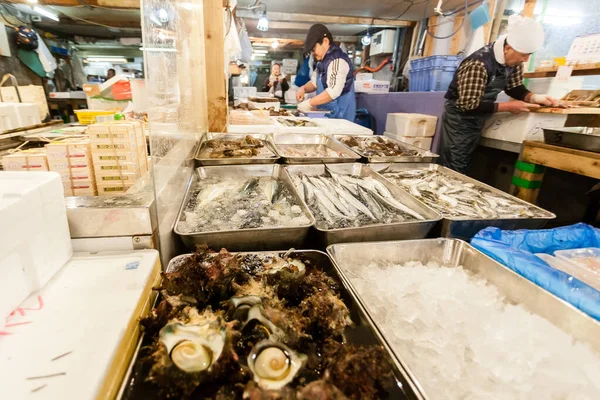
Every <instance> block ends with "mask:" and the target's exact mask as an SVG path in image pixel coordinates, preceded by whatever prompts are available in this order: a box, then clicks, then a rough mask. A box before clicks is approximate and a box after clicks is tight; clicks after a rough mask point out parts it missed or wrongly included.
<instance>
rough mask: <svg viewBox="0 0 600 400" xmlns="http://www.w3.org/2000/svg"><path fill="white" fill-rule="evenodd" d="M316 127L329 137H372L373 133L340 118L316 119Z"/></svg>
mask: <svg viewBox="0 0 600 400" xmlns="http://www.w3.org/2000/svg"><path fill="white" fill-rule="evenodd" d="M314 121H315V122H316V123H317V125H319V126H320V127H323V128H324V129H325V133H326V134H329V135H372V134H373V131H372V130H371V129H369V128H365V127H364V126H362V125H359V124H357V123H354V122H352V121H348V120H347V119H340V118H316V119H315V120H314Z"/></svg>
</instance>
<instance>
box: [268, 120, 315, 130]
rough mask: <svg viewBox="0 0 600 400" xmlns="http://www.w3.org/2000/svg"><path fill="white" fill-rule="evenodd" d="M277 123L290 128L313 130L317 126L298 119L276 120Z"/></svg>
mask: <svg viewBox="0 0 600 400" xmlns="http://www.w3.org/2000/svg"><path fill="white" fill-rule="evenodd" d="M277 121H278V122H279V123H280V124H282V125H283V126H290V127H293V128H315V127H316V126H317V124H315V123H314V122H312V121H309V120H307V119H300V118H295V119H292V118H277Z"/></svg>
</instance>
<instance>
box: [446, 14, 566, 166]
mask: <svg viewBox="0 0 600 400" xmlns="http://www.w3.org/2000/svg"><path fill="white" fill-rule="evenodd" d="M543 44H544V30H543V29H542V26H541V25H540V24H539V23H538V22H536V21H534V20H533V19H531V18H521V17H520V16H517V15H513V16H511V17H510V18H509V25H508V34H507V35H504V36H501V37H499V38H498V40H496V41H495V42H494V43H492V44H490V45H487V46H485V47H482V48H481V49H479V50H477V51H476V52H474V53H473V54H471V55H470V56H469V57H467V58H465V59H464V60H463V61H462V63H461V64H460V66H459V67H458V69H457V70H456V73H455V74H454V78H453V79H452V82H451V83H450V86H449V87H448V91H447V92H446V96H445V98H446V105H445V109H444V114H443V115H442V131H441V132H442V141H441V151H440V164H442V165H444V166H446V167H448V168H452V169H453V170H455V171H458V172H463V173H464V172H466V170H467V168H468V166H469V164H470V163H471V159H472V157H473V153H474V152H475V149H476V148H477V144H478V143H479V138H480V137H481V131H482V130H483V127H484V123H485V121H486V120H487V119H488V118H489V117H490V116H491V115H492V114H493V113H496V112H511V113H513V114H519V113H521V112H529V111H530V110H531V109H534V108H539V107H540V106H541V105H542V106H557V105H558V104H559V102H558V100H556V99H554V98H552V97H550V96H546V95H537V94H533V93H531V92H530V91H529V90H527V89H526V88H525V86H523V63H524V62H526V61H528V60H529V56H530V55H531V53H534V52H536V51H537V50H539V49H540V48H541V47H542V46H543ZM503 90H504V91H505V92H506V94H508V95H509V96H510V97H512V98H513V99H516V101H508V102H503V103H496V98H497V97H498V94H499V93H500V92H501V91H503Z"/></svg>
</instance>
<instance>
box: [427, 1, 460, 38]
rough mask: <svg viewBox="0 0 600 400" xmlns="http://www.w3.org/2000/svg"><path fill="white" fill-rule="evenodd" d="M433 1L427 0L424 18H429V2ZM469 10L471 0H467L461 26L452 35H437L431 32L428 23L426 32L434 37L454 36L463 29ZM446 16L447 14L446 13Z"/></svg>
mask: <svg viewBox="0 0 600 400" xmlns="http://www.w3.org/2000/svg"><path fill="white" fill-rule="evenodd" d="M430 2H431V0H427V4H426V5H425V9H424V10H423V19H424V20H425V19H427V9H428V8H429V3H430ZM468 11H469V0H465V15H464V18H463V19H462V21H460V26H459V27H458V28H456V30H455V31H454V32H452V33H451V34H450V35H447V36H436V35H434V34H433V33H431V32H429V27H428V26H427V25H426V26H425V33H426V34H427V35H429V36H431V37H432V38H434V39H449V38H451V37H452V36H454V35H456V34H457V33H458V32H460V30H461V29H462V27H463V25H464V24H465V19H466V18H467V12H468ZM444 16H445V15H444Z"/></svg>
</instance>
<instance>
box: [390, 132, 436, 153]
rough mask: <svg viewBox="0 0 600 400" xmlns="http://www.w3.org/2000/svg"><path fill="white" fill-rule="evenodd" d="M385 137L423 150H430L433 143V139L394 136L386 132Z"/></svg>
mask: <svg viewBox="0 0 600 400" xmlns="http://www.w3.org/2000/svg"><path fill="white" fill-rule="evenodd" d="M383 135H384V136H387V137H390V138H392V139H396V140H399V141H401V142H404V143H408V144H412V145H413V146H416V147H418V148H420V149H423V150H430V149H431V144H432V143H433V138H430V137H424V136H401V135H394V134H393V133H390V132H384V133H383Z"/></svg>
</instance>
